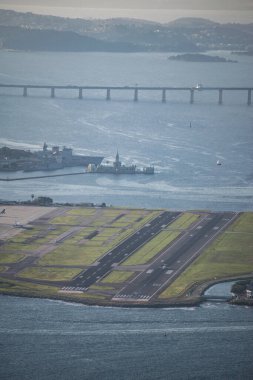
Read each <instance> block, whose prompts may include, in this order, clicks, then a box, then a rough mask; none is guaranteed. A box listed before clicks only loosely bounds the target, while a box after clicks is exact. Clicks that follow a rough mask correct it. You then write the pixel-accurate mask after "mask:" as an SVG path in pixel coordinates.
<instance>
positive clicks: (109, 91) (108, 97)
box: [106, 88, 111, 100]
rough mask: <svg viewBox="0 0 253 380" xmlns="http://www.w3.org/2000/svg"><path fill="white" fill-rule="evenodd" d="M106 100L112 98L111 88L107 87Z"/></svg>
mask: <svg viewBox="0 0 253 380" xmlns="http://www.w3.org/2000/svg"><path fill="white" fill-rule="evenodd" d="M106 100H111V89H110V88H107V90H106Z"/></svg>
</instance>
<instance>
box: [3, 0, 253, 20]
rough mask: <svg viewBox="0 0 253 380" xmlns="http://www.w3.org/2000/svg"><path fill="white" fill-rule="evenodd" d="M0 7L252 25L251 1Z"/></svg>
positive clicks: (10, 3)
mask: <svg viewBox="0 0 253 380" xmlns="http://www.w3.org/2000/svg"><path fill="white" fill-rule="evenodd" d="M0 8H2V9H14V10H17V11H23V12H28V11H30V12H34V13H41V14H52V15H59V16H65V17H81V18H111V17H135V18H143V19H149V20H154V21H161V22H166V21H170V20H173V19H175V18H178V17H206V18H210V19H212V20H214V21H220V22H253V0H0Z"/></svg>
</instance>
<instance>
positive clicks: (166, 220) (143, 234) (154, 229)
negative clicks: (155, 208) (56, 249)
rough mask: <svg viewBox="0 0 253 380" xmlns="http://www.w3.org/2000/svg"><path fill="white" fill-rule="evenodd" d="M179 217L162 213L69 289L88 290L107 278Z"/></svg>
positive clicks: (173, 213)
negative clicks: (118, 265)
mask: <svg viewBox="0 0 253 380" xmlns="http://www.w3.org/2000/svg"><path fill="white" fill-rule="evenodd" d="M179 215H180V212H169V211H165V212H163V213H161V214H160V215H159V216H158V217H156V218H155V219H153V220H152V221H150V222H149V223H147V224H146V225H145V226H144V227H142V228H141V229H140V230H138V231H137V232H135V233H134V234H133V235H132V236H130V237H129V238H128V239H126V240H125V241H124V242H122V243H121V244H120V245H118V246H117V247H115V248H114V249H112V250H111V251H110V252H108V253H107V254H106V255H105V256H103V257H102V258H101V259H100V260H99V262H97V265H95V266H92V267H90V268H88V269H87V270H85V271H83V272H82V273H80V274H79V275H78V276H77V277H76V278H75V279H74V280H73V281H72V282H71V283H70V284H68V289H69V290H84V289H86V288H88V287H89V286H91V285H92V284H94V283H95V282H96V281H97V280H99V279H100V278H101V277H103V276H105V274H106V273H107V272H109V271H111V269H112V268H113V265H114V264H118V263H120V262H121V261H123V260H125V259H127V257H128V256H130V255H131V254H132V253H133V252H134V251H136V250H137V249H138V248H139V247H141V246H142V245H143V244H144V243H146V242H147V241H149V240H150V239H152V238H153V237H154V236H155V235H156V234H157V233H159V232H160V231H161V230H162V229H163V228H166V227H167V226H168V225H169V224H170V223H172V222H173V221H174V220H175V218H177V217H178V216H179Z"/></svg>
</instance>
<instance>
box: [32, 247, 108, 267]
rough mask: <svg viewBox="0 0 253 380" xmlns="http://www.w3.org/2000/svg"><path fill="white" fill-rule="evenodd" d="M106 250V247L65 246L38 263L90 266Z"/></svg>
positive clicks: (48, 254) (45, 256)
mask: <svg viewBox="0 0 253 380" xmlns="http://www.w3.org/2000/svg"><path fill="white" fill-rule="evenodd" d="M106 250H107V249H106V248H105V247H95V248H94V247H86V246H82V247H73V246H72V245H68V244H63V245H62V246H60V247H59V248H56V249H55V250H54V251H52V252H49V253H47V254H46V255H44V256H43V257H42V258H41V259H40V260H39V262H38V263H39V264H40V265H58V264H61V265H90V264H92V263H93V262H94V261H96V260H97V259H98V258H99V257H100V256H101V255H102V254H103V253H105V252H106Z"/></svg>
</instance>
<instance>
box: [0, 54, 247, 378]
mask: <svg viewBox="0 0 253 380" xmlns="http://www.w3.org/2000/svg"><path fill="white" fill-rule="evenodd" d="M212 54H215V55H217V54H219V55H220V56H224V57H225V58H231V56H230V53H229V52H222V51H221V52H213V53H212ZM233 58H236V59H237V60H238V63H189V62H175V61H170V60H168V55H167V54H154V53H150V54H146V53H145V54H142V53H139V54H108V53H40V52H36V53H31V52H6V51H1V52H0V83H13V84H44V85H98V86H100V85H101V86H102V85H104V86H113V85H122V86H133V85H138V86H142V85H143V86H195V85H196V84H197V83H202V84H203V85H204V86H242V87H243V86H245V87H249V86H252V84H253V83H252V67H253V66H252V63H253V58H252V57H243V56H237V57H235V56H233ZM105 96H106V94H105V92H104V91H93V92H84V98H83V99H82V100H80V99H78V98H77V97H78V94H77V91H70V90H68V91H60V90H58V91H57V90H56V97H55V98H53V99H52V98H50V93H49V90H47V91H46V90H39V91H38V90H29V93H28V97H27V98H24V97H23V96H22V91H21V90H19V92H18V90H7V89H0V132H1V134H0V144H1V146H4V145H7V146H10V147H17V148H25V149H31V150H33V149H40V148H42V145H43V143H44V142H47V143H48V144H49V146H50V145H60V146H70V147H72V148H73V149H74V152H75V153H80V154H89V155H90V154H94V155H103V156H104V157H105V159H106V160H108V161H111V160H113V159H114V156H115V154H116V151H117V150H118V151H119V154H120V158H121V160H122V161H123V162H124V163H126V164H132V163H134V164H136V165H137V166H138V167H142V166H147V165H154V166H155V175H154V176H142V175H135V176H122V177H121V176H117V177H115V176H113V175H97V174H94V175H83V176H80V175H79V176H71V177H57V178H44V179H33V180H27V181H15V182H1V191H0V198H1V199H6V200H27V199H30V197H31V194H34V195H35V196H43V195H44V196H50V197H52V198H53V199H54V201H56V202H94V203H101V202H106V204H112V205H116V206H117V205H118V206H127V207H147V208H160V207H165V208H171V209H178V210H183V209H187V210H189V209H211V210H232V211H244V210H252V205H253V151H252V142H253V111H252V106H247V104H246V103H247V93H246V92H243V91H239V92H233V93H232V92H231V93H230V92H226V91H225V92H224V94H223V105H222V106H219V105H218V104H217V103H218V93H217V92H210V93H206V92H204V91H203V92H201V91H198V92H196V94H195V103H194V104H189V93H188V92H185V93H183V92H172V93H167V102H166V103H165V104H163V103H162V102H161V93H160V92H157V93H153V92H152V93H144V92H141V91H140V92H139V101H138V102H133V92H132V91H124V92H119V91H112V93H111V97H112V99H111V101H106V100H105ZM190 123H191V127H190ZM217 160H220V161H221V163H222V165H221V166H217V165H216V162H217ZM75 170H76V169H74V168H72V169H64V171H65V172H68V173H69V172H71V171H72V172H73V171H75ZM36 174H37V173H36ZM40 174H47V173H45V172H44V173H43V172H42V173H40ZM51 174H52V173H51ZM23 175H24V173H21V172H20V173H11V172H10V173H1V177H7V176H8V177H9V178H12V177H20V176H23ZM32 175H33V174H32ZM220 291H221V292H222V290H220ZM219 294H220V293H219ZM0 307H1V313H0V320H1V327H0V336H1V343H0V344H1V353H0V355H1V366H0V378H1V379H8V380H9V379H22V380H23V379H39V380H41V379H113V380H114V379H251V378H252V375H253V365H252V355H251V352H252V348H253V343H252V342H253V340H252V336H253V314H252V309H251V308H247V307H237V306H231V305H227V304H226V303H205V304H203V305H202V306H200V307H196V308H195V307H194V308H186V309H184V308H178V309H177V308H175V309H122V308H101V307H88V306H83V305H74V304H68V303H63V302H57V301H49V300H38V299H29V298H16V297H7V296H1V297H0Z"/></svg>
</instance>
